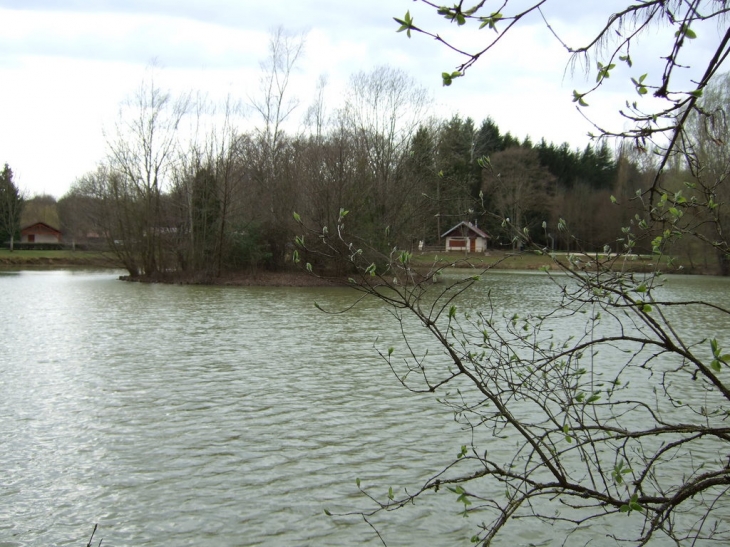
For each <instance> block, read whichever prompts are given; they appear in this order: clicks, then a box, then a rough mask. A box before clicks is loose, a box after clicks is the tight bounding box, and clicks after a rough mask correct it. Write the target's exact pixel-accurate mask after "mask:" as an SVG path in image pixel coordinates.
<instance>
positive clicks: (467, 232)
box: [441, 221, 489, 239]
mask: <svg viewBox="0 0 730 547" xmlns="http://www.w3.org/2000/svg"><path fill="white" fill-rule="evenodd" d="M462 227H465V228H466V230H465V232H461V231H460V232H459V233H458V234H457V235H460V236H465V235H471V234H470V232H471V233H472V234H474V235H476V236H478V237H483V238H484V239H489V236H488V235H487V234H486V232H483V231H482V230H480V229H479V228H477V227H476V226H475V225H474V224H472V223H471V222H466V221H461V222H459V224H457V225H456V226H454V227H453V228H451V229H450V230H447V231H446V232H444V234H443V235H442V236H441V237H447V236H450V235H452V233H453V232H455V231H456V230H458V229H459V228H462Z"/></svg>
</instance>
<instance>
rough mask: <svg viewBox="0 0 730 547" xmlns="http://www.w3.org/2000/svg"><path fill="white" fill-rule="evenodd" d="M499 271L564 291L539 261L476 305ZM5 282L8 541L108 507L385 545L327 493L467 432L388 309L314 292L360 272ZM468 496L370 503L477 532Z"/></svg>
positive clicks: (1, 414)
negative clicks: (400, 357)
mask: <svg viewBox="0 0 730 547" xmlns="http://www.w3.org/2000/svg"><path fill="white" fill-rule="evenodd" d="M720 281H721V282H720V283H719V284H718V286H712V284H713V283H714V281H709V282H708V283H707V284H703V285H702V288H701V290H704V291H710V292H709V293H707V294H709V296H710V297H713V298H714V297H715V296H716V294H719V293H723V292H724V289H725V288H726V287H727V284H726V283H724V281H725V280H720ZM693 282H694V281H687V284H686V285H685V284H682V283H681V282H679V281H678V282H677V284H678V285H677V286H678V287H680V288H681V290H685V289H684V288H685V287H687V286H689V289H687V290H694V291H699V290H700V287H692V286H691V285H692V283H693ZM488 288H491V289H492V293H493V296H494V297H495V298H496V299H497V300H498V301H499V302H501V303H502V304H500V305H507V306H520V307H527V308H528V309H529V308H533V309H534V308H535V307H537V306H542V305H548V304H549V303H550V301H551V299H553V298H555V289H554V288H550V287H549V286H546V285H545V283H544V279H542V278H540V277H538V276H515V275H511V274H495V276H490V277H488V278H487V279H486V280H485V281H484V282H483V283H482V284H481V285H480V287H479V289H478V290H475V291H473V292H472V293H471V298H472V299H473V300H472V303H473V304H474V305H478V304H479V303H480V302H481V300H480V298H483V297H484V295H485V294H486V290H487V289H488ZM678 290H679V289H678ZM0 295H2V307H0V321H1V324H2V325H3V337H2V340H3V342H2V352H0V464H1V465H2V467H1V469H2V473H1V474H0V477H2V478H1V479H0V545H1V546H13V545H18V546H19V545H72V544H73V545H80V544H82V543H83V542H84V541H85V540H86V539H87V538H88V534H89V533H90V531H91V528H92V526H93V524H94V523H96V522H98V523H99V524H100V532H99V534H100V536H99V537H103V538H104V545H107V544H109V545H115V546H122V545H130V546H131V545H135V546H136V545H145V544H148V545H171V546H172V545H174V546H179V545H196V546H201V545H202V546H205V545H211V546H212V545H215V546H226V545H333V546H334V545H348V544H357V545H380V544H381V543H380V540H379V539H378V538H377V536H375V535H374V534H373V533H372V531H371V529H370V528H369V527H368V526H367V525H366V524H364V523H362V521H358V520H349V521H348V520H333V519H331V518H329V517H327V516H325V515H324V513H323V510H324V508H329V509H330V510H332V511H337V510H352V509H353V508H356V507H367V504H366V500H365V499H364V498H363V497H362V496H361V495H358V493H357V489H356V488H355V484H354V483H355V478H357V477H359V478H360V479H361V480H362V483H363V485H364V486H367V487H372V488H373V489H374V490H373V493H374V494H376V495H378V496H383V495H384V494H385V493H386V492H387V490H388V487H390V486H393V487H394V489H395V490H396V491H397V490H398V489H399V488H403V487H408V488H409V489H410V490H413V489H415V488H417V487H418V486H419V485H421V484H423V482H425V480H426V479H427V478H429V477H430V476H431V474H432V473H433V472H434V471H437V470H438V469H440V468H441V467H442V466H443V465H445V464H446V463H448V462H449V461H450V459H451V458H453V456H454V455H455V454H456V452H457V451H458V447H459V446H461V444H464V443H466V442H468V437H466V438H465V433H464V432H462V431H460V430H459V426H458V425H457V424H455V423H454V422H453V420H452V419H451V416H450V414H449V412H448V411H447V410H446V409H444V408H442V407H441V406H439V405H438V404H437V403H436V402H435V401H434V400H433V399H432V398H431V397H428V396H415V395H412V394H409V393H407V392H405V391H404V390H403V389H402V388H401V387H400V386H399V385H398V384H397V382H396V381H395V380H394V378H393V377H392V375H391V374H390V373H389V371H388V369H387V367H386V365H385V364H384V363H383V362H381V361H379V360H378V357H377V355H376V353H375V352H374V351H373V344H374V342H375V341H376V339H378V342H377V345H378V347H382V346H384V347H387V346H388V345H392V344H395V343H397V341H398V332H397V331H396V330H394V329H393V328H391V327H390V325H393V323H392V321H390V322H389V319H388V318H389V315H388V314H387V313H386V312H385V311H384V310H382V309H380V308H379V306H378V305H377V304H376V303H374V302H363V303H360V304H359V305H358V306H357V308H356V309H355V310H354V311H353V312H351V313H349V314H347V315H325V314H322V313H321V312H319V311H318V310H317V309H316V308H315V307H314V306H313V302H314V301H315V300H316V301H317V302H319V303H320V304H321V305H322V306H323V307H332V308H337V307H339V306H343V305H346V304H348V303H350V302H352V301H353V296H354V295H353V293H351V292H349V291H347V290H343V289H326V288H325V289H323V288H317V289H302V288H255V287H254V288H225V287H180V286H164V285H140V284H129V283H122V282H119V281H116V276H115V275H114V274H109V273H98V272H97V273H94V272H82V271H75V272H67V271H63V272H55V271H53V272H22V273H17V272H13V273H4V272H0ZM480 295H481V296H480ZM703 297H705V295H704V294H703ZM699 320H700V318H692V319H691V321H699ZM393 326H394V325H393ZM458 510H459V507H458V504H457V503H455V500H454V498H453V496H452V495H450V494H449V493H443V492H442V493H439V494H430V495H428V496H426V497H425V498H424V499H423V501H422V502H421V503H419V504H417V505H415V506H412V507H408V508H406V509H405V510H404V511H399V512H395V513H389V514H387V515H382V516H377V517H374V519H373V521H374V522H375V523H376V524H378V526H379V528H380V529H381V533H382V534H383V535H384V537H385V539H386V540H387V541H388V545H391V546H393V545H417V544H422V545H454V544H457V543H461V544H469V541H468V539H469V537H470V536H471V535H472V534H473V533H474V527H475V526H476V524H477V523H476V522H471V520H470V519H463V518H461V517H460V516H459V514H458ZM434 515H438V517H437V518H434ZM546 539H549V538H545V537H542V538H540V537H535V536H530V534H529V533H528V534H527V536H526V537H525V544H526V543H527V542H529V541H534V542H538V541H544V540H546Z"/></svg>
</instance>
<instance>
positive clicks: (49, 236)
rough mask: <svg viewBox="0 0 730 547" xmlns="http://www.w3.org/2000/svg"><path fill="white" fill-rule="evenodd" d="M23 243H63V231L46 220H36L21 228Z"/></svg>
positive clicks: (21, 240)
mask: <svg viewBox="0 0 730 547" xmlns="http://www.w3.org/2000/svg"><path fill="white" fill-rule="evenodd" d="M20 242H21V243H61V232H59V231H58V230H56V229H55V228H54V227H53V226H49V225H48V224H46V223H45V222H36V223H35V224H30V225H28V226H26V227H25V228H23V229H21V230H20Z"/></svg>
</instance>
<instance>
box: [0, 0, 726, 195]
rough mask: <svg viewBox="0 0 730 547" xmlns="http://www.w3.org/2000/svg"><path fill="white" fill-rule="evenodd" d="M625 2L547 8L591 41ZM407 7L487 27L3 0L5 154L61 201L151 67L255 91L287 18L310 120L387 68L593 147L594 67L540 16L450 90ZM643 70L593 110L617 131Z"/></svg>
mask: <svg viewBox="0 0 730 547" xmlns="http://www.w3.org/2000/svg"><path fill="white" fill-rule="evenodd" d="M625 3H626V2H621V1H619V0H595V1H588V0H587V1H585V2H576V1H574V0H552V3H549V4H548V5H547V7H546V9H545V10H544V13H545V15H546V17H548V19H549V21H550V24H551V26H552V27H553V29H554V30H555V31H556V32H557V33H558V34H559V35H560V36H561V38H563V40H565V41H567V42H569V43H573V44H578V43H581V45H582V43H583V42H585V41H587V39H588V38H590V37H591V33H592V32H593V33H595V31H596V29H598V28H599V27H600V26H601V25H603V24H604V23H605V21H606V18H607V17H608V16H609V15H610V14H611V13H612V12H613V11H615V10H616V9H617V8H618V7H619V6H621V5H622V4H623V5H625ZM406 10H410V11H411V15H412V16H413V17H414V19H415V23H416V24H419V25H423V26H424V27H428V28H433V29H435V30H437V31H439V32H440V33H441V34H442V35H443V36H445V37H447V38H448V37H452V36H454V37H457V38H458V39H459V40H460V43H461V44H462V45H465V46H466V47H468V46H469V45H474V46H476V45H478V44H479V43H480V42H479V40H480V39H481V37H483V36H484V33H486V32H489V31H488V29H485V30H482V31H479V32H477V31H474V32H463V31H462V32H457V31H456V29H455V27H451V28H450V27H449V25H448V23H447V22H446V21H444V20H443V19H440V18H436V17H435V16H434V15H432V14H431V12H430V11H429V10H428V9H427V7H426V6H424V5H421V4H420V3H414V2H413V1H412V0H278V1H272V2H262V1H260V0H259V1H253V0H206V1H203V0H0V21H1V22H2V28H3V31H2V33H0V82H1V84H0V105H2V106H1V107H0V108H1V110H0V163H2V162H7V163H8V164H10V166H11V168H12V169H13V170H14V172H15V174H16V182H17V183H19V185H20V186H21V187H22V188H23V189H25V190H26V192H28V194H29V195H34V194H40V193H49V194H52V195H55V196H56V197H61V196H62V195H63V194H64V193H65V192H66V191H67V190H68V188H69V186H70V184H71V183H72V182H73V181H74V180H75V179H76V178H78V177H80V176H81V175H83V174H84V173H86V172H87V171H90V170H92V169H94V168H95V166H96V164H97V163H98V162H99V161H100V160H101V159H102V158H103V157H104V154H105V140H104V129H105V128H106V129H107V130H109V129H111V128H112V127H113V124H114V120H115V117H116V115H117V113H118V110H119V104H120V102H121V101H122V100H124V98H125V97H128V96H130V95H131V94H132V93H133V92H134V90H135V89H136V88H137V87H138V86H139V84H140V82H141V81H142V78H143V77H144V76H145V71H146V67H148V66H149V65H150V64H151V63H154V64H155V65H156V66H158V67H161V68H160V70H159V72H158V73H157V74H158V76H157V82H158V83H159V84H160V85H161V87H164V88H169V89H170V90H172V91H173V92H183V91H202V92H204V93H207V94H208V95H209V96H211V97H213V98H216V97H224V96H226V95H230V96H232V97H235V98H238V99H241V100H243V101H246V100H248V98H249V97H252V96H255V93H256V90H257V87H258V77H259V74H260V69H259V63H260V62H261V61H262V60H263V59H264V58H265V57H266V53H267V40H268V34H269V32H270V30H271V29H272V28H274V27H277V26H282V27H284V28H285V29H286V30H288V31H291V32H299V31H306V32H307V41H306V50H305V57H304V58H303V59H302V61H301V63H300V64H299V67H298V70H297V75H296V77H297V84H296V90H295V91H296V93H297V94H298V95H299V98H300V100H301V104H302V107H301V108H300V110H299V111H298V112H297V113H295V115H296V116H298V117H299V118H301V117H302V116H303V115H304V111H305V107H306V105H307V104H309V103H311V101H312V98H313V92H314V89H315V85H316V82H317V80H318V78H319V77H320V75H323V74H325V75H327V78H328V82H329V84H328V86H327V88H326V91H325V97H326V100H327V103H328V109H329V110H330V111H331V110H332V109H334V108H336V107H337V106H338V99H339V97H341V96H342V90H344V89H345V87H346V86H347V83H348V80H349V78H350V76H351V75H352V74H353V73H355V72H359V71H370V70H372V69H374V68H375V67H378V66H382V65H390V66H393V67H396V68H401V69H404V70H406V71H408V72H409V74H411V75H412V76H413V77H414V78H415V79H416V80H417V81H418V82H419V83H420V84H421V85H423V86H425V87H426V88H427V89H428V91H429V93H430V94H431V96H432V97H433V99H434V105H435V107H434V114H435V115H436V116H438V117H440V118H449V117H451V116H452V115H454V114H460V115H461V116H462V117H466V116H470V117H472V118H473V119H474V120H475V122H476V123H477V124H479V123H480V122H481V120H483V119H484V118H486V117H488V116H490V117H492V119H494V120H495V121H496V123H497V124H498V125H499V127H500V129H501V130H502V131H503V132H506V131H510V132H511V133H512V134H513V135H515V136H517V137H518V138H520V139H522V138H524V137H525V136H526V135H529V136H530V137H531V138H532V139H533V141H535V142H536V141H538V140H539V139H540V138H542V137H544V138H545V139H546V140H547V141H549V142H555V143H556V144H559V143H562V142H564V141H567V142H569V143H570V145H571V146H572V147H580V148H583V147H584V146H585V145H586V144H587V143H588V138H587V136H586V135H587V133H588V132H589V131H590V130H591V126H590V125H589V124H588V122H587V121H585V120H584V119H583V117H581V116H580V115H579V114H578V113H577V112H576V110H575V105H574V103H572V102H571V97H572V90H573V89H575V88H579V89H587V88H588V87H589V86H590V83H591V80H592V78H594V77H595V72H594V73H593V74H592V75H591V76H590V77H588V79H586V77H585V75H584V74H583V73H582V72H581V73H579V74H576V75H573V76H571V75H570V74H568V75H567V76H566V74H565V69H566V63H567V61H568V56H567V53H565V51H564V50H563V49H562V48H561V46H560V44H559V43H558V41H557V40H556V39H555V38H554V37H553V36H552V35H551V34H550V33H549V32H548V31H547V29H546V28H545V25H544V23H543V21H542V20H541V19H539V18H537V17H535V18H533V19H531V20H529V21H527V22H526V24H524V25H522V26H521V27H520V28H519V29H518V30H516V31H514V32H511V33H509V34H508V39H507V40H505V41H504V43H502V44H500V46H499V47H498V48H497V49H496V50H495V51H494V52H493V53H492V54H490V55H489V56H488V57H486V58H484V59H483V60H481V61H480V62H479V63H478V64H477V65H476V66H475V67H474V68H473V69H472V70H471V71H470V72H469V74H468V76H467V77H466V78H462V79H459V80H458V81H456V82H455V83H454V85H452V86H451V87H448V88H444V87H442V86H441V77H440V74H441V72H442V71H446V70H453V69H454V68H455V66H456V65H458V64H459V63H460V58H459V57H458V56H457V55H455V54H453V53H452V52H450V51H448V50H447V49H446V48H445V47H443V46H442V45H439V44H438V43H436V42H435V41H433V40H430V39H428V38H426V37H423V36H417V35H414V36H413V38H411V39H410V40H409V39H408V38H407V37H406V36H405V34H404V33H401V34H398V33H396V32H395V30H396V29H397V24H396V23H395V22H394V21H393V17H394V16H397V17H402V16H403V15H404V14H405V12H406ZM701 38H702V40H705V41H706V42H702V41H701V40H698V42H697V43H698V44H700V46H702V45H703V44H706V45H707V47H710V46H712V45H713V44H714V43H716V42H717V29H715V32H714V34H712V35H710V36H707V33H706V34H705V35H703V36H701ZM661 43H662V37H661V35H660V33H654V34H652V35H650V36H649V37H648V38H647V39H645V40H644V42H643V47H642V48H641V50H640V52H639V55H638V56H642V57H644V58H645V59H646V62H647V63H649V66H652V65H651V63H654V64H653V66H654V69H655V72H656V71H657V70H658V69H657V65H656V62H657V59H658V58H659V56H660V55H661V54H662V50H661V49H660V46H661ZM664 54H665V53H664ZM634 55H635V56H637V52H636V50H635V51H634ZM686 61H687V60H686ZM689 61H691V59H690V60H689ZM642 71H646V70H644V69H643V68H642V67H641V66H640V64H639V66H636V67H635V68H634V69H633V70H628V69H625V70H624V72H623V73H621V74H619V75H617V76H614V77H613V78H615V80H612V82H611V85H609V86H608V87H607V88H606V90H605V92H604V93H602V95H601V97H600V98H596V99H592V100H591V101H590V103H591V107H590V110H589V112H588V113H589V114H591V116H592V117H593V118H594V119H595V120H596V121H598V122H599V123H601V124H612V125H613V128H616V127H617V126H618V127H619V128H620V127H621V125H620V124H621V123H622V122H621V121H620V120H619V118H618V117H617V116H616V114H615V112H616V110H617V109H618V108H620V107H621V106H622V105H623V104H624V102H625V100H626V99H627V98H630V99H631V100H635V99H636V95H628V93H629V92H630V91H631V87H630V85H626V84H627V82H628V78H629V76H634V77H638V75H640V74H641V73H642ZM614 81H615V82H616V83H615V84H614ZM619 83H621V84H622V85H619Z"/></svg>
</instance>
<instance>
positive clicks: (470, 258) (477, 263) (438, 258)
mask: <svg viewBox="0 0 730 547" xmlns="http://www.w3.org/2000/svg"><path fill="white" fill-rule="evenodd" d="M575 256H576V258H577V259H578V260H579V262H578V263H579V265H580V267H584V268H587V269H590V267H591V265H590V262H591V261H592V260H595V259H596V256H595V255H592V256H588V255H582V254H576V255H575ZM598 259H599V260H605V259H606V257H605V256H602V255H599V256H598ZM555 260H557V261H558V262H559V263H560V264H562V265H564V266H568V264H569V255H568V253H562V252H559V253H556V254H555ZM555 260H554V259H553V258H552V257H550V256H548V255H545V254H537V253H534V252H524V253H513V252H506V251H489V253H487V254H486V255H485V254H481V253H468V254H464V253H445V252H438V253H433V252H431V253H429V252H422V253H415V254H414V256H413V259H412V261H413V264H414V265H415V266H416V267H419V268H429V269H430V268H439V267H455V268H476V269H483V268H487V267H489V268H490V269H495V270H527V271H530V270H540V269H544V268H547V269H550V270H555V269H558V268H559V267H558V266H557V265H556V264H555ZM656 260H657V257H655V256H651V255H633V256H631V257H630V258H623V257H621V258H618V259H616V260H615V261H614V263H613V265H612V267H613V269H615V270H619V271H632V272H648V271H650V270H652V269H653V268H654V267H655V265H656ZM660 261H661V266H662V269H663V270H664V271H666V272H673V273H696V274H715V273H716V272H714V271H712V268H707V269H706V270H699V269H698V268H697V266H694V267H693V268H691V269H690V268H689V267H688V266H686V265H683V264H682V262H681V261H679V260H677V261H675V262H674V263H672V264H670V263H669V259H668V258H667V257H663V258H661V259H660Z"/></svg>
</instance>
